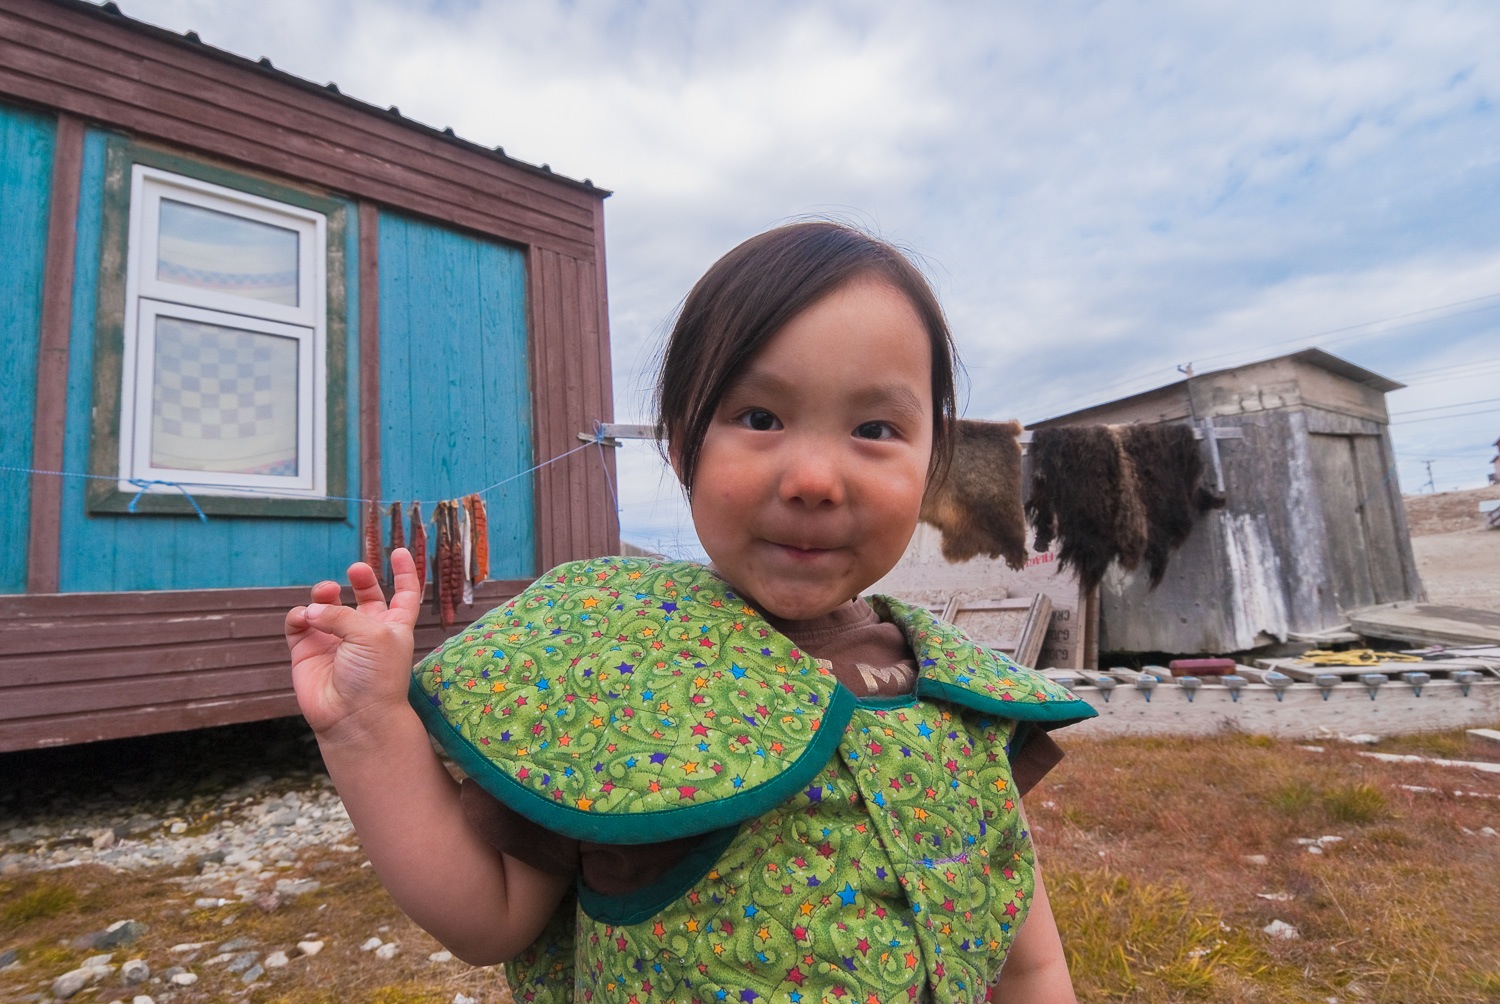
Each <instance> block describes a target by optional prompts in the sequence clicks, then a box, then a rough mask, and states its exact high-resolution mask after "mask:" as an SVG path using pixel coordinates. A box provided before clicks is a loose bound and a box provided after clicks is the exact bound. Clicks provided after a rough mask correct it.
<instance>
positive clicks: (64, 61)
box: [0, 0, 608, 256]
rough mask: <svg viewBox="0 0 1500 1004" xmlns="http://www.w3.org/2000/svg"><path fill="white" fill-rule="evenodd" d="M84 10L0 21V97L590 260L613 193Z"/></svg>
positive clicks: (37, 2)
mask: <svg viewBox="0 0 1500 1004" xmlns="http://www.w3.org/2000/svg"><path fill="white" fill-rule="evenodd" d="M81 6H82V5H78V6H77V7H75V6H74V5H71V4H57V3H49V2H46V0H17V2H14V3H13V4H12V7H13V9H12V10H10V11H6V12H0V93H8V94H11V95H13V96H16V97H19V98H22V99H25V100H29V101H33V102H38V103H41V104H44V105H48V106H50V107H54V108H59V109H65V110H68V111H71V112H73V113H74V114H77V115H79V116H81V117H84V118H89V119H92V120H95V121H100V122H104V123H108V124H110V125H113V126H116V127H120V128H125V129H129V130H131V131H133V132H136V133H138V134H139V135H142V136H150V137H154V138H156V139H158V140H162V141H165V142H168V143H171V144H174V145H178V146H181V147H184V148H187V149H192V150H197V151H203V152H206V153H211V154H214V155H217V156H221V157H225V158H227V159H229V160H232V161H234V162H235V163H237V164H242V165H250V166H256V167H260V168H262V169H265V170H270V171H273V172H275V173H277V174H281V175H283V176H286V177H293V178H297V179H299V180H300V181H304V182H311V183H314V184H317V185H321V186H324V187H327V188H329V189H332V190H334V191H341V192H347V193H349V194H351V195H354V196H356V197H359V198H368V199H374V200H376V201H379V202H382V203H385V204H389V205H392V206H396V207H400V208H402V209H405V210H408V211H411V212H415V213H419V214H421V215H423V216H428V217H430V218H432V219H436V220H439V221H443V222H447V223H450V224H453V225H456V226H460V227H463V228H465V229H469V230H473V231H475V232H477V233H481V234H485V235H488V236H494V237H499V238H501V239H504V240H509V241H513V242H516V243H520V244H538V245H541V246H544V247H550V248H554V249H557V250H560V251H563V252H565V253H569V254H572V255H577V256H588V255H591V254H592V245H593V237H592V234H590V233H589V232H588V227H589V224H590V223H591V218H592V208H591V204H592V203H594V202H596V201H598V200H599V199H601V198H603V197H604V196H605V195H607V194H608V193H606V192H604V191H602V190H599V189H594V188H592V187H584V186H580V185H578V184H577V183H576V182H572V181H568V180H567V179H561V178H555V177H553V176H551V175H550V174H549V173H547V172H543V171H540V170H538V169H535V168H530V167H527V166H524V165H520V164H518V163H516V162H512V161H510V160H509V159H508V158H504V157H503V156H500V155H496V154H494V153H492V152H488V151H484V150H482V149H481V148H479V147H476V146H474V145H472V144H466V143H462V142H458V141H456V140H454V139H451V138H449V137H448V136H445V135H444V134H443V133H440V132H438V131H437V130H433V129H429V128H427V127H425V126H421V125H419V124H416V123H412V122H409V121H407V120H405V119H401V118H399V117H398V116H395V115H391V114H389V113H385V112H381V111H379V110H377V109H375V108H372V107H370V106H368V105H363V104H361V103H359V102H355V101H352V100H350V99H347V98H343V97H341V96H338V95H334V94H332V93H331V92H325V91H322V90H319V89H317V88H314V87H309V86H307V84H306V82H304V81H295V80H294V78H290V77H288V76H286V75H284V74H280V73H277V72H274V71H265V70H263V69H261V68H260V67H258V66H256V65H255V64H253V63H250V62H249V61H248V60H240V59H238V58H236V57H232V56H229V55H227V54H224V53H219V52H217V51H215V50H212V49H210V48H209V47H207V46H197V45H193V44H191V43H189V42H186V41H185V40H182V39H180V38H179V37H178V36H175V35H172V34H171V33H168V32H159V33H158V32H147V31H143V30H142V29H141V26H139V25H136V24H132V23H130V22H124V21H122V22H119V23H118V27H117V26H116V25H112V24H109V23H108V22H109V20H110V19H109V18H102V17H98V16H95V15H93V14H92V12H91V11H86V10H81V9H79V7H81Z"/></svg>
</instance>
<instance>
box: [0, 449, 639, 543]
mask: <svg viewBox="0 0 1500 1004" xmlns="http://www.w3.org/2000/svg"><path fill="white" fill-rule="evenodd" d="M598 428H599V430H602V429H603V428H604V426H603V425H600V426H599V427H598ZM579 438H580V439H585V442H584V443H583V444H582V445H580V446H575V447H573V448H572V449H571V450H567V451H565V452H563V453H559V454H558V455H557V456H555V457H551V458H549V459H547V460H543V461H542V462H541V463H539V464H534V465H532V466H531V467H528V468H526V469H525V470H524V471H520V472H519V473H516V474H512V475H510V476H509V477H505V478H501V479H500V480H499V481H496V482H495V483H494V484H492V485H488V486H486V487H484V488H481V489H479V490H478V491H474V492H460V493H458V494H457V495H455V496H453V497H454V498H461V497H463V496H464V495H487V494H488V493H490V492H492V491H494V490H495V489H497V488H501V487H503V486H505V485H507V484H509V483H510V482H512V481H517V480H519V479H521V478H524V477H526V476H527V475H528V474H533V473H535V472H536V471H539V470H541V469H542V468H543V467H546V466H548V465H549V464H555V463H557V462H558V461H559V460H564V459H566V458H568V457H571V456H572V455H573V454H575V453H578V452H580V451H582V450H586V449H588V448H589V447H590V446H594V447H596V448H598V449H599V453H600V462H601V464H603V448H604V447H605V446H612V445H614V444H612V443H610V442H608V441H607V437H606V436H605V434H604V433H603V432H602V431H596V433H595V434H594V435H590V436H587V437H585V436H584V434H583V433H580V434H579ZM0 471H9V472H12V473H16V474H27V475H43V476H46V477H59V478H78V479H81V480H84V481H111V482H115V483H117V484H118V483H120V482H122V481H123V482H125V483H127V484H129V485H131V486H132V487H134V488H136V489H138V490H137V492H136V493H135V496H134V497H133V498H132V499H131V500H130V505H129V507H128V509H129V511H130V512H135V511H136V504H137V503H138V502H140V500H141V497H142V496H143V495H145V494H146V493H148V492H150V491H151V489H153V488H169V489H174V490H176V491H179V492H181V493H182V495H183V497H184V498H186V499H187V500H188V502H189V504H191V505H192V507H193V510H194V511H195V512H196V513H197V515H198V518H199V519H202V520H205V521H206V520H207V519H208V516H207V515H206V514H205V513H204V512H203V509H202V507H201V506H199V505H198V502H197V500H196V499H194V498H193V494H192V491H191V490H190V489H198V490H199V491H200V494H202V493H203V490H204V489H212V490H213V491H212V494H215V495H231V494H232V495H234V496H235V497H254V498H268V499H293V498H301V497H302V496H290V495H287V494H286V493H285V492H279V491H276V490H275V489H274V488H251V487H248V486H243V485H219V484H209V483H207V482H202V481H171V480H167V479H162V478H149V479H148V478H122V477H120V476H119V475H116V474H85V473H83V472H81V471H52V470H46V469H43V468H37V467H21V466H16V465H10V464H0ZM604 479H605V482H606V484H607V485H608V486H609V494H610V499H611V500H612V501H613V502H614V505H615V510H616V512H618V511H619V499H618V497H617V496H616V493H615V487H614V481H613V479H611V478H610V476H609V468H608V466H607V465H606V466H604ZM317 499H318V501H320V502H321V501H327V502H358V503H361V504H365V505H368V504H370V503H372V502H373V503H374V504H376V505H381V506H385V505H389V504H390V503H392V502H407V503H409V502H419V503H421V504H423V505H435V504H436V503H438V502H442V501H447V500H446V499H383V498H376V499H370V498H364V497H362V496H357V495H319V496H317Z"/></svg>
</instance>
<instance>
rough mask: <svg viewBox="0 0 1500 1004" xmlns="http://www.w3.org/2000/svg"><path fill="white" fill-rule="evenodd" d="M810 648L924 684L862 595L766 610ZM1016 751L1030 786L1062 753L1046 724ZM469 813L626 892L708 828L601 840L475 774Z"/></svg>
mask: <svg viewBox="0 0 1500 1004" xmlns="http://www.w3.org/2000/svg"><path fill="white" fill-rule="evenodd" d="M766 619H767V620H768V621H769V622H770V624H771V626H772V627H774V628H776V630H778V631H780V632H781V633H782V634H784V635H786V636H787V637H788V638H790V639H791V640H792V642H793V643H795V644H796V645H797V647H798V648H800V649H802V651H803V652H805V653H807V654H808V655H810V656H812V657H813V658H815V659H817V660H818V661H819V662H821V663H823V664H824V665H825V666H826V667H827V668H829V669H830V670H831V671H832V672H833V675H834V676H835V677H837V678H838V681H839V682H840V683H842V684H843V685H844V686H845V687H846V688H848V689H849V690H850V691H852V692H853V693H854V695H855V696H856V697H896V696H899V695H902V694H909V693H911V691H912V688H913V687H915V686H916V681H917V664H916V660H915V658H914V657H913V656H912V652H911V648H910V647H909V646H908V645H907V644H906V637H905V635H903V634H902V632H901V628H899V627H898V626H896V625H895V624H891V623H889V622H886V621H882V620H880V618H879V617H878V616H877V615H876V613H875V610H874V608H873V607H871V606H870V605H869V604H868V603H866V602H865V601H864V600H862V599H856V600H852V601H850V602H849V603H846V604H844V605H843V606H841V607H839V608H838V609H837V610H834V611H833V612H832V613H829V614H826V615H824V616H822V617H817V618H814V619H812V620H806V621H783V620H780V619H778V618H775V617H767V618H766ZM1016 745H1017V747H1018V748H1015V749H1012V751H1011V772H1012V773H1013V775H1014V777H1015V782H1016V787H1017V788H1018V789H1019V790H1020V792H1021V794H1023V795H1024V794H1025V793H1026V792H1027V791H1029V790H1030V789H1031V787H1032V786H1033V785H1035V784H1036V783H1037V781H1039V780H1041V779H1042V777H1043V775H1045V774H1046V773H1047V772H1048V771H1049V770H1051V769H1052V768H1053V767H1055V766H1056V765H1057V763H1058V761H1059V760H1061V759H1062V750H1061V749H1059V748H1058V746H1057V744H1056V743H1055V742H1053V741H1052V739H1051V738H1050V737H1049V736H1048V735H1047V734H1046V732H1044V731H1042V730H1041V729H1039V728H1031V729H1026V730H1025V731H1024V732H1023V734H1022V735H1021V736H1020V737H1019V742H1018V743H1017V744H1016ZM461 792H462V799H463V808H464V815H465V817H466V818H467V820H468V823H469V825H470V826H472V827H473V828H474V830H475V832H477V833H478V834H479V835H480V836H481V837H482V838H483V839H484V840H485V841H486V842H487V843H488V844H490V846H492V847H494V848H496V849H497V850H499V851H502V852H503V853H505V854H509V855H510V856H511V857H513V858H516V859H517V860H519V861H523V862H525V863H526V864H528V865H531V866H532V867H533V868H536V869H538V870H539V871H544V872H549V873H553V874H559V875H571V874H573V873H574V872H576V871H580V870H581V871H582V872H583V881H584V883H585V884H587V885H588V887H589V888H590V889H593V890H594V891H596V892H600V893H604V894H606V895H623V894H625V893H630V892H635V891H636V890H638V889H644V888H646V887H647V886H649V885H651V883H653V882H655V881H656V880H657V879H658V878H660V877H661V876H662V875H664V874H665V873H666V872H667V871H668V870H670V869H671V868H672V866H673V865H675V864H676V863H677V862H679V861H681V860H682V859H683V858H684V857H686V856H687V855H688V854H689V853H690V852H691V851H692V850H693V848H694V847H696V846H697V845H698V843H699V841H701V840H702V839H703V837H702V835H699V836H693V837H682V838H679V839H677V840H666V841H662V842H660V843H651V844H596V843H591V842H589V841H586V840H573V839H571V838H569V837H564V836H562V835H561V834H559V833H555V832H553V831H552V830H548V829H546V828H545V827H543V826H539V825H538V824H536V823H534V822H532V821H531V820H529V819H527V818H526V817H525V816H523V815H521V814H520V813H518V812H516V811H515V810H514V809H511V808H510V807H509V806H507V805H506V804H505V803H503V802H501V801H499V800H498V799H496V798H494V797H493V796H492V795H490V794H489V793H488V792H486V791H485V790H484V789H483V788H481V787H480V786H479V785H478V784H477V783H475V782H474V781H473V780H472V779H469V778H465V779H464V781H463V786H462V789H461Z"/></svg>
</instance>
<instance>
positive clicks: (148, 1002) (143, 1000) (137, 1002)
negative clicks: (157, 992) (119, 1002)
mask: <svg viewBox="0 0 1500 1004" xmlns="http://www.w3.org/2000/svg"><path fill="white" fill-rule="evenodd" d="M130 1004H156V1001H154V1000H152V999H151V997H150V995H149V994H136V995H135V997H134V999H132V1000H131V1002H130Z"/></svg>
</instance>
